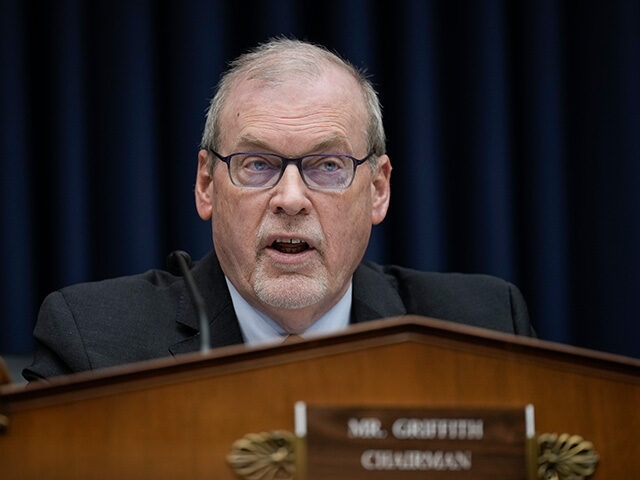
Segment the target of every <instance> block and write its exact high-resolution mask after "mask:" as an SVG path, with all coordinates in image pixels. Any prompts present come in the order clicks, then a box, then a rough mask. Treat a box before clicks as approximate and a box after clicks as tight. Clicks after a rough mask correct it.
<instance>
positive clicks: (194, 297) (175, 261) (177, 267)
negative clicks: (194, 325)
mask: <svg viewBox="0 0 640 480" xmlns="http://www.w3.org/2000/svg"><path fill="white" fill-rule="evenodd" d="M191 265H193V262H192V261H191V256H190V255H189V254H188V253H187V252H185V251H183V250H176V251H175V252H171V253H170V254H169V256H168V257H167V268H168V269H169V271H170V272H171V273H172V274H174V275H176V274H181V275H182V276H183V277H184V283H185V284H186V285H187V290H188V291H189V296H190V297H191V303H192V304H193V306H194V308H195V309H196V313H197V314H198V319H199V320H200V353H207V352H209V350H211V333H210V331H209V318H208V317H207V311H206V309H205V307H204V300H203V299H202V295H200V292H199V291H198V287H196V282H195V281H194V280H193V275H191V271H190V270H189V268H190V267H191Z"/></svg>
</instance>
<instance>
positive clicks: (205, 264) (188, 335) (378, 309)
mask: <svg viewBox="0 0 640 480" xmlns="http://www.w3.org/2000/svg"><path fill="white" fill-rule="evenodd" d="M192 273H193V278H194V280H195V282H196V285H197V286H198V288H199V289H200V293H201V294H202V297H203V298H204V301H205V305H206V307H207V315H208V316H209V321H210V325H211V347H212V348H218V347H224V346H227V345H235V344H239V343H243V339H242V332H241V330H240V325H239V324H238V319H237V317H236V314H235V311H234V309H233V303H232V302H231V295H230V294H229V289H228V288H227V283H226V281H225V280H224V274H223V272H222V269H221V268H220V264H219V263H218V259H217V258H216V255H215V253H214V252H213V251H212V252H210V253H209V254H208V255H207V256H205V257H204V258H203V259H202V260H200V261H199V262H198V263H197V264H196V266H195V267H194V268H193V270H192ZM177 288H179V289H180V293H179V298H180V299H179V305H178V311H177V314H176V322H177V323H178V325H179V328H180V329H181V330H182V331H183V334H184V336H185V338H184V339H183V340H181V341H179V342H177V343H175V344H174V345H172V346H171V347H169V351H170V352H171V353H172V354H173V355H178V354H180V353H189V352H195V351H197V350H198V349H199V348H200V326H199V325H198V319H197V315H196V312H195V310H194V308H193V306H192V304H191V299H190V298H189V292H187V288H186V286H185V283H184V280H181V281H180V282H178V287H177ZM406 313H407V310H406V308H405V306H404V303H403V302H402V299H401V298H400V295H399V294H398V289H397V285H395V284H394V279H393V277H391V276H388V275H385V274H384V273H383V272H382V271H379V269H375V268H374V267H372V266H370V265H368V264H367V263H361V264H360V265H359V266H358V268H357V269H356V271H355V273H354V274H353V301H352V305H351V323H360V322H367V321H369V320H377V319H380V318H387V317H397V316H400V315H406Z"/></svg>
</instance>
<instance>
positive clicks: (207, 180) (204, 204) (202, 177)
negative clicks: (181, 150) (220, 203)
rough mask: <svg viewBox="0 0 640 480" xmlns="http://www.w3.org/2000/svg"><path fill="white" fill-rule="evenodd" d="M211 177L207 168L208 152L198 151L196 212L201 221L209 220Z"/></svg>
mask: <svg viewBox="0 0 640 480" xmlns="http://www.w3.org/2000/svg"><path fill="white" fill-rule="evenodd" d="M212 189H213V177H212V172H211V167H210V166H209V152H207V151H206V150H200V151H199V152H198V174H197V176H196V191H195V195H196V210H198V215H200V218H201V219H203V220H209V219H210V218H211V212H212V211H213V205H212V198H211V196H212V194H213V192H212Z"/></svg>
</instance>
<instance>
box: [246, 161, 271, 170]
mask: <svg viewBox="0 0 640 480" xmlns="http://www.w3.org/2000/svg"><path fill="white" fill-rule="evenodd" d="M244 168H246V169H249V170H254V171H256V172H262V171H264V170H267V169H268V168H269V165H268V164H267V162H265V161H263V160H253V161H251V162H247V163H246V164H245V166H244Z"/></svg>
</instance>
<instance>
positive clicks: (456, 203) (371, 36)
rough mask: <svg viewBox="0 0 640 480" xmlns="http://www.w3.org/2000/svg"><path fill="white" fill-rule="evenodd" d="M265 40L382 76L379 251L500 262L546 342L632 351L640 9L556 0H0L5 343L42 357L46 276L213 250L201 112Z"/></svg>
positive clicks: (463, 262) (60, 277)
mask: <svg viewBox="0 0 640 480" xmlns="http://www.w3.org/2000/svg"><path fill="white" fill-rule="evenodd" d="M274 35H288V36H292V35H293V36H296V37H298V38H302V39H307V40H311V41H314V42H319V43H322V44H324V45H326V46H327V47H329V48H330V49H333V50H336V51H337V52H339V53H340V54H342V55H343V56H345V57H346V58H348V59H350V60H351V61H352V62H353V63H355V64H356V65H358V66H366V67H367V69H368V70H369V72H370V73H371V75H372V78H373V81H374V83H375V85H376V88H377V89H378V90H379V93H380V97H381V100H382V104H383V107H384V120H385V126H386V130H387V134H388V151H389V155H390V157H391V159H392V163H393V166H394V171H393V176H392V192H393V194H392V202H391V209H390V212H389V216H388V217H387V220H386V221H385V222H384V224H383V225H382V226H381V227H377V228H376V229H375V231H374V238H373V241H372V244H371V247H370V249H369V251H368V253H367V256H368V258H370V259H374V260H377V261H380V262H385V263H396V264H400V265H404V266H410V267H414V268H419V269H425V270H442V271H462V272H481V273H488V274H492V275H497V276H500V277H504V278H506V279H508V280H510V281H513V282H514V283H516V284H517V285H519V286H520V288H521V290H522V291H523V293H524V295H525V298H527V300H528V303H529V307H530V311H531V316H532V320H533V322H534V325H535V327H536V328H537V331H538V333H539V335H540V337H542V338H544V339H549V340H554V341H559V342H565V343H570V344H574V345H581V346H585V347H589V348H595V349H601V350H605V351H611V352H617V353H622V354H626V355H632V356H637V357H640V322H638V321H637V319H638V313H637V297H638V296H639V295H640V273H639V272H640V253H639V252H638V245H640V189H639V179H640V139H639V137H640V5H639V4H638V2H634V1H610V2H609V1H607V2H564V1H557V2H556V1H545V0H536V1H526V2H512V1H506V0H505V1H502V2H501V1H474V2H456V1H450V0H445V1H433V2H419V1H407V2H402V1H394V2H382V1H380V2H373V1H371V2H367V1H364V0H360V1H357V0H352V1H349V0H342V1H322V2H319V1H318V2H298V1H294V0H290V1H266V0H263V1H261V2H247V1H234V2H223V1H217V2H216V1H206V2H205V1H202V2H197V1H189V0H183V1H180V2H152V1H149V2H136V1H128V2H119V1H115V2H114V1H100V2H88V1H87V2H79V1H58V2H51V3H49V2H33V1H18V0H14V1H11V0H0V65H1V72H0V95H1V103H0V161H1V166H0V169H1V170H0V172H1V185H0V190H1V191H0V228H1V230H2V235H1V242H2V243H1V245H0V254H1V255H2V258H1V265H2V268H0V295H1V296H2V297H1V303H0V308H1V311H0V353H4V354H7V353H8V354H20V353H22V354H28V353H30V352H31V349H32V348H33V343H32V340H31V331H32V328H33V324H34V322H35V319H36V316H37V310H38V306H39V304H40V303H41V301H42V300H43V298H44V296H45V295H46V294H47V293H48V292H50V291H52V290H55V289H58V288H61V287H62V286H64V285H68V284H71V283H76V282H82V281H89V280H98V279H102V278H106V277H112V276H117V275H124V274H131V273H137V272H141V271H144V270H146V269H149V268H157V267H163V266H164V258H165V257H166V255H167V253H168V252H169V251H171V250H173V249H176V248H182V249H186V250H188V251H190V252H191V254H192V256H193V257H196V258H197V257H200V256H202V255H203V254H204V253H205V252H206V251H207V250H209V249H210V248H211V240H210V227H209V225H208V224H206V223H204V222H202V221H201V220H200V219H199V218H198V216H197V214H196V212H195V207H194V202H193V193H192V192H193V184H194V179H195V172H196V155H197V151H198V143H199V138H200V134H201V131H202V128H203V125H204V111H205V108H206V106H207V103H208V100H209V99H210V98H211V96H212V94H213V87H214V85H215V84H216V82H217V80H218V78H219V75H220V73H221V72H222V71H223V69H224V67H225V64H226V62H228V61H229V60H231V59H233V58H234V57H236V56H237V55H238V54H240V53H241V52H243V51H244V50H246V49H247V48H250V47H252V46H255V45H256V44H257V43H259V42H261V41H264V40H266V39H267V38H269V37H271V36H274Z"/></svg>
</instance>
